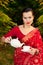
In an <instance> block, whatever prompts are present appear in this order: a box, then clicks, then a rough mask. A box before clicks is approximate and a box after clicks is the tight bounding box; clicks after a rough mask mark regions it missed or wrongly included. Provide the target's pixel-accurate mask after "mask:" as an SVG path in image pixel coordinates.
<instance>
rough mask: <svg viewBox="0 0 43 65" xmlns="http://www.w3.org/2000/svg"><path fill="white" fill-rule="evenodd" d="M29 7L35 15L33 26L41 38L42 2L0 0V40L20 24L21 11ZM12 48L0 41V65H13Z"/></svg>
mask: <svg viewBox="0 0 43 65" xmlns="http://www.w3.org/2000/svg"><path fill="white" fill-rule="evenodd" d="M25 7H31V8H32V9H33V11H34V14H35V19H34V23H33V24H34V26H35V27H38V28H39V30H40V33H41V35H42V38H43V0H0V38H1V37H2V36H3V35H4V34H5V33H7V32H8V31H9V30H10V29H11V28H12V27H14V26H16V25H20V24H22V20H21V11H22V10H23V8H25ZM13 53H14V48H13V47H11V46H10V45H9V44H3V43H2V42H1V40H0V65H14V64H13Z"/></svg>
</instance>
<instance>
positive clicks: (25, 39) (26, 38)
mask: <svg viewBox="0 0 43 65" xmlns="http://www.w3.org/2000/svg"><path fill="white" fill-rule="evenodd" d="M36 31H37V29H34V30H33V31H31V32H30V33H28V34H27V35H25V37H23V38H22V41H23V42H26V41H27V40H28V39H30V38H31V37H33V36H34V34H35V32H36Z"/></svg>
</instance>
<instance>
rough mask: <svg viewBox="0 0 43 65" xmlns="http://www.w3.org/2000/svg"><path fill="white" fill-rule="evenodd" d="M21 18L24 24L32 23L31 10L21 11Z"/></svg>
mask: <svg viewBox="0 0 43 65" xmlns="http://www.w3.org/2000/svg"><path fill="white" fill-rule="evenodd" d="M22 19H23V23H24V24H25V25H31V24H32V23H33V19H34V16H33V13H32V11H29V12H23V16H22Z"/></svg>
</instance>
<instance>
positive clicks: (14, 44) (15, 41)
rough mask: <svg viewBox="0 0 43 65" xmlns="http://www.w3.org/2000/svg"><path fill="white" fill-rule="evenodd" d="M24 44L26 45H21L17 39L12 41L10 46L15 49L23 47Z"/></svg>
mask: <svg viewBox="0 0 43 65" xmlns="http://www.w3.org/2000/svg"><path fill="white" fill-rule="evenodd" d="M23 44H24V43H21V42H20V41H19V40H18V38H16V39H11V41H10V45H11V46H13V47H15V48H18V47H22V45H23Z"/></svg>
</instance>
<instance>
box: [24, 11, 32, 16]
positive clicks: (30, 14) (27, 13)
mask: <svg viewBox="0 0 43 65" xmlns="http://www.w3.org/2000/svg"><path fill="white" fill-rule="evenodd" d="M23 16H33V13H32V11H29V12H23Z"/></svg>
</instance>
